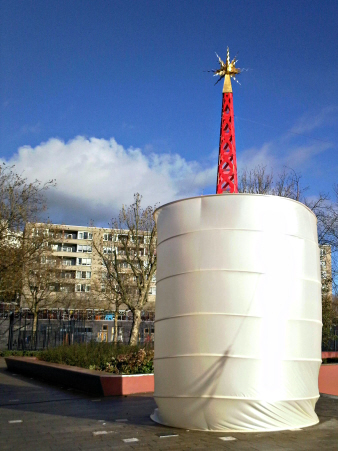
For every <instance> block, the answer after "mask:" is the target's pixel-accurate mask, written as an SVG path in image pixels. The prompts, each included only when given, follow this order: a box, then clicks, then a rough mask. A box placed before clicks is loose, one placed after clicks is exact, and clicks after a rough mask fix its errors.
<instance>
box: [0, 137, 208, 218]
mask: <svg viewBox="0 0 338 451" xmlns="http://www.w3.org/2000/svg"><path fill="white" fill-rule="evenodd" d="M7 163H8V164H11V165H12V164H14V165H15V168H16V171H17V172H19V173H22V172H23V174H24V176H25V177H27V178H28V180H30V181H31V180H35V179H38V180H40V181H43V182H45V181H47V180H50V179H56V182H57V188H55V189H51V190H50V191H49V192H48V204H49V215H50V219H51V220H52V221H53V222H63V223H68V224H71V223H74V224H84V225H85V224H88V223H89V222H90V221H91V220H92V219H93V220H94V221H95V223H100V224H105V223H107V222H108V221H109V220H110V219H111V217H112V216H113V215H116V212H117V211H118V210H119V209H120V208H121V206H122V204H130V203H131V202H132V200H133V194H134V193H136V192H139V193H141V194H142V196H143V205H144V206H147V205H154V204H158V203H161V204H163V203H165V202H170V201H172V200H175V199H178V198H182V197H189V196H194V195H199V194H201V193H202V190H203V189H204V188H205V187H206V186H208V185H210V184H213V183H214V182H215V177H216V166H210V167H207V168H202V167H201V165H200V164H199V163H198V162H196V161H186V160H185V159H184V158H182V157H181V156H180V155H178V154H174V155H171V154H156V153H151V154H148V155H145V153H144V152H142V150H141V149H134V148H129V149H124V148H123V147H122V146H121V145H119V144H117V142H116V141H115V140H114V139H110V140H109V141H108V140H105V139H97V138H90V139H87V138H84V137H81V136H78V137H76V138H75V139H73V140H71V141H69V142H67V143H65V142H63V141H61V140H60V139H56V138H52V139H50V140H49V141H47V142H45V143H41V144H40V145H39V146H36V147H34V148H32V147H30V146H24V147H21V148H19V150H18V153H17V154H15V155H14V156H13V157H12V158H11V159H10V160H9V161H8V162H7Z"/></svg>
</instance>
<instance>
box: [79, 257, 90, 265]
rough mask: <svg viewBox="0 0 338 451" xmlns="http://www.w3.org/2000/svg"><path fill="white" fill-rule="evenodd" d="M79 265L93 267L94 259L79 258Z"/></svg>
mask: <svg viewBox="0 0 338 451" xmlns="http://www.w3.org/2000/svg"><path fill="white" fill-rule="evenodd" d="M76 264H77V265H84V266H91V264H92V259H91V258H77V259H76Z"/></svg>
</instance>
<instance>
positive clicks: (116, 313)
mask: <svg viewBox="0 0 338 451" xmlns="http://www.w3.org/2000/svg"><path fill="white" fill-rule="evenodd" d="M118 320H119V309H118V307H117V306H116V307H115V316H114V343H117V341H118V338H119V337H118Z"/></svg>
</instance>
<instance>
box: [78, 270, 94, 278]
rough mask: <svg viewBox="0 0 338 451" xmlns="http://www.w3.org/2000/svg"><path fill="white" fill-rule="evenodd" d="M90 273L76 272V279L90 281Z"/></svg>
mask: <svg viewBox="0 0 338 451" xmlns="http://www.w3.org/2000/svg"><path fill="white" fill-rule="evenodd" d="M91 276H92V273H91V272H90V271H76V278H77V279H90V278H91Z"/></svg>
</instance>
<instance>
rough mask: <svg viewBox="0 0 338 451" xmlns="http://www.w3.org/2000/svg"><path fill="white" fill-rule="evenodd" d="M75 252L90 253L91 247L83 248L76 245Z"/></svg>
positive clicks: (80, 245)
mask: <svg viewBox="0 0 338 451" xmlns="http://www.w3.org/2000/svg"><path fill="white" fill-rule="evenodd" d="M77 251H78V252H92V247H91V246H83V245H82V244H78V245H77Z"/></svg>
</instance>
